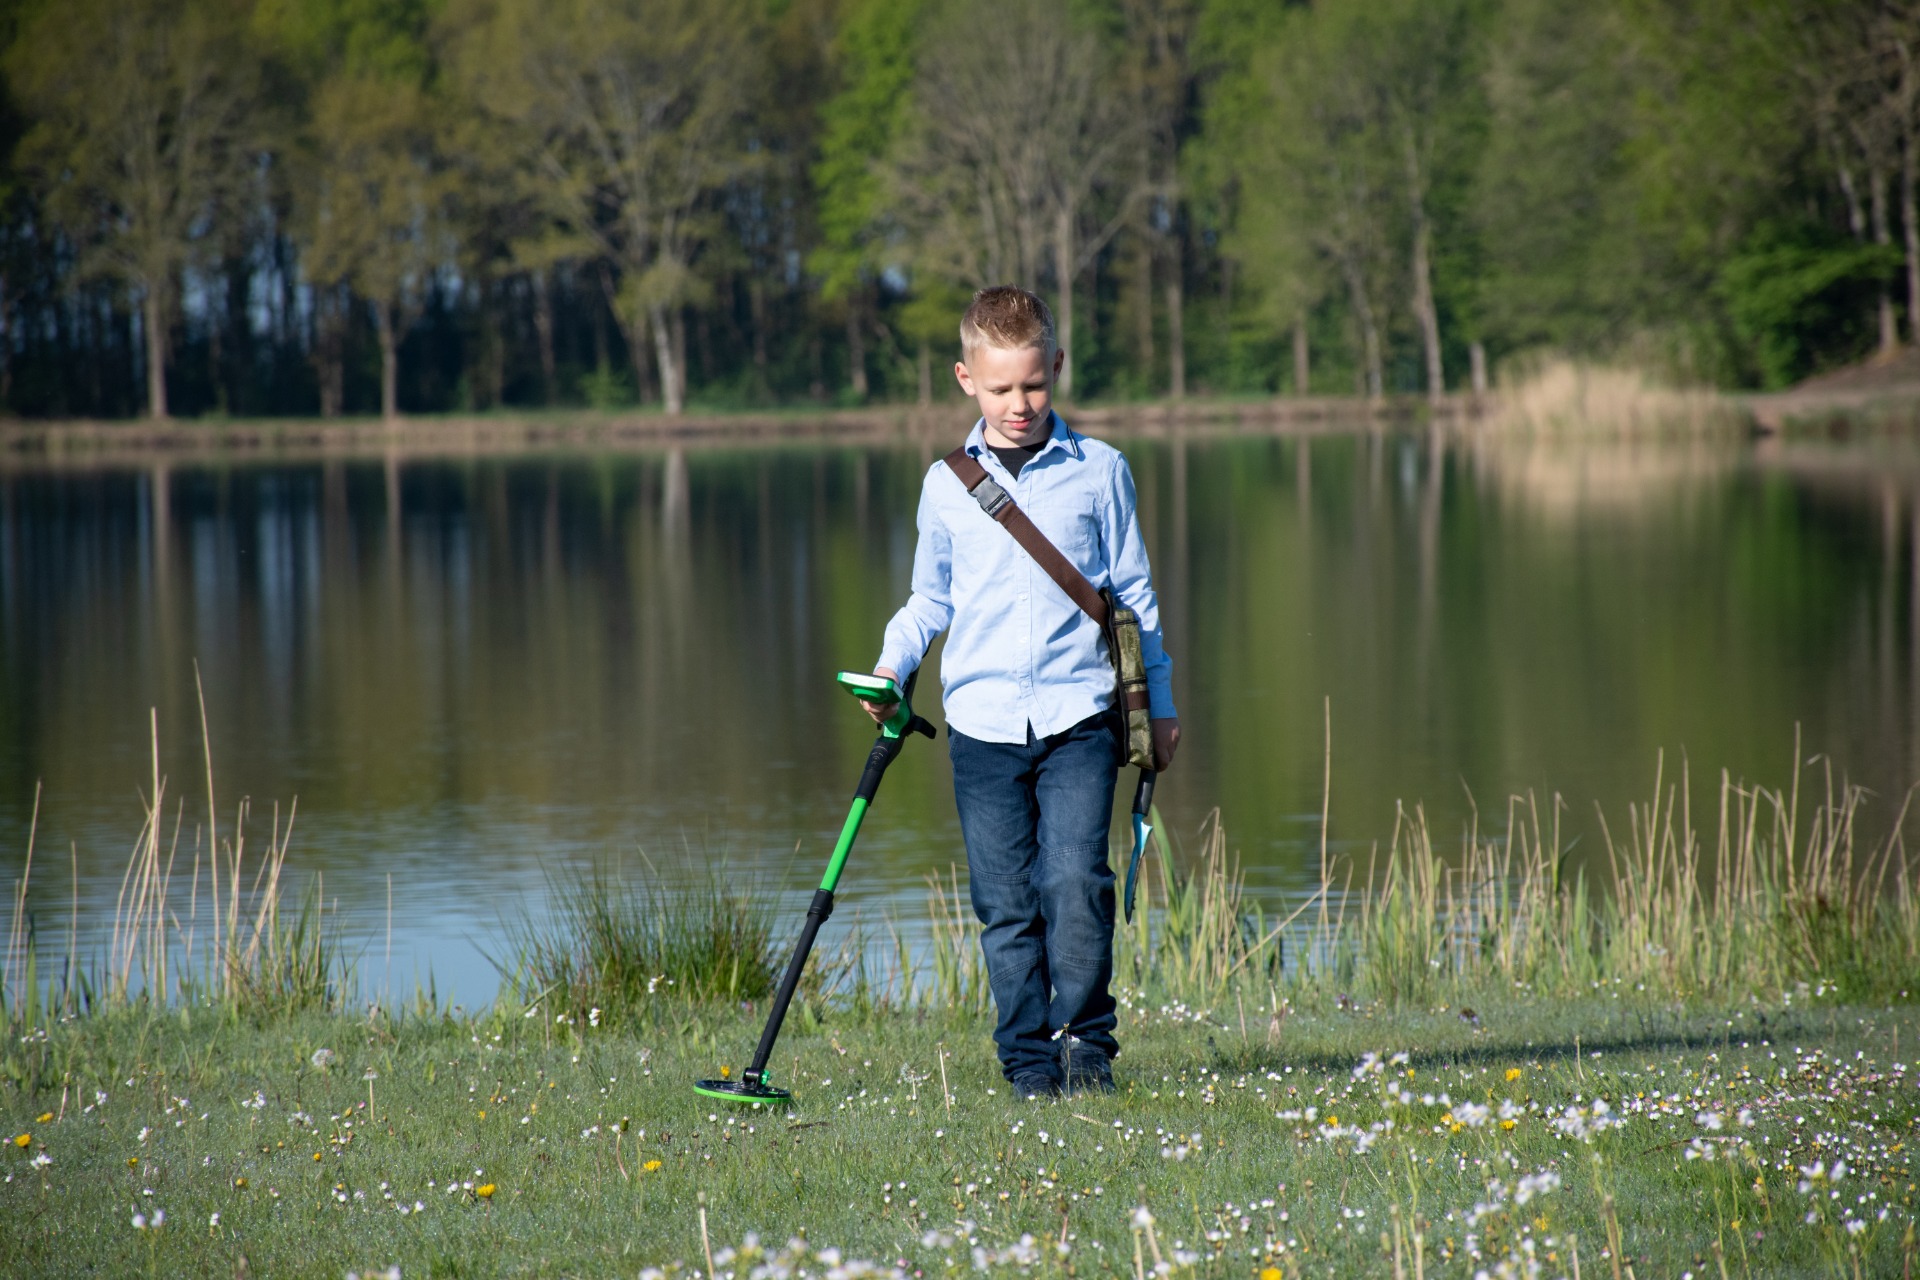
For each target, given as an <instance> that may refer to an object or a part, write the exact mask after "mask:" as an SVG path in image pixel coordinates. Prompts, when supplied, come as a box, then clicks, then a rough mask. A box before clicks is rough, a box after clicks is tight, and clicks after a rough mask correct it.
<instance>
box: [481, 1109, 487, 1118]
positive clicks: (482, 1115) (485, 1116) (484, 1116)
mask: <svg viewBox="0 0 1920 1280" xmlns="http://www.w3.org/2000/svg"><path fill="white" fill-rule="evenodd" d="M480 1118H481V1119H482V1120H485V1119H486V1118H487V1113H486V1112H484V1111H482V1112H481V1113H480Z"/></svg>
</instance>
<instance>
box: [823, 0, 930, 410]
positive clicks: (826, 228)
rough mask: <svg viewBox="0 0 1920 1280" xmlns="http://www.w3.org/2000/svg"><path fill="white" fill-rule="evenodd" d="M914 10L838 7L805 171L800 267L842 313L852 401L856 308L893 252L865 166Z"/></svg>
mask: <svg viewBox="0 0 1920 1280" xmlns="http://www.w3.org/2000/svg"><path fill="white" fill-rule="evenodd" d="M920 9H921V6H920V4H918V3H917V2H911V0H858V2H857V3H855V4H852V5H850V6H848V9H847V11H846V12H845V13H844V14H843V16H842V23H843V25H842V26H841V28H840V32H839V36H838V38H837V39H836V41H835V42H834V53H835V55H836V57H837V61H838V63H839V72H840V77H841V88H840V90H839V92H838V93H836V94H834V96H833V97H831V98H829V99H828V100H827V102H826V104H825V105H824V106H823V107H822V109H821V120H820V126H821V127H820V154H819V158H818V159H817V160H815V161H814V164H813V172H812V179H813V198H814V203H815V208H816V210H817V216H818V219H819V236H820V240H819V243H818V244H817V245H816V246H815V247H814V249H813V252H812V253H811V254H809V255H808V257H807V265H808V266H809V267H810V268H811V269H812V271H813V272H814V274H815V275H816V276H818V277H819V281H820V296H821V298H822V299H823V300H824V301H826V302H829V303H839V304H842V305H844V306H845V307H846V310H847V339H848V341H847V346H848V362H849V366H850V369H851V373H852V378H851V381H852V384H853V392H854V396H855V398H856V399H861V400H864V399H866V396H867V371H866V363H865V360H864V358H863V351H864V343H863V340H862V336H861V334H862V324H863V321H864V319H865V317H864V315H863V312H864V310H865V308H866V306H867V305H868V300H869V295H870V294H871V292H872V290H873V287H874V282H875V281H876V280H877V279H878V277H879V275H880V273H881V272H882V271H884V270H885V269H886V267H887V266H888V265H890V258H891V257H892V256H893V249H892V246H891V245H890V243H889V239H890V237H889V232H890V229H891V225H892V224H891V219H890V218H889V216H888V201H887V198H886V196H887V192H886V186H885V183H884V181H883V180H882V178H881V175H880V174H879V172H878V171H877V169H876V166H875V160H876V158H877V157H879V156H882V155H885V154H886V152H887V151H888V149H889V148H891V147H892V146H893V145H894V139H895V136H896V134H897V133H898V132H899V125H898V122H899V120H900V117H901V114H902V111H903V109H904V107H905V105H906V100H907V95H908V90H909V88H910V87H911V85H912V83H913V53H914V34H915V30H916V27H917V24H918V20H919V17H920Z"/></svg>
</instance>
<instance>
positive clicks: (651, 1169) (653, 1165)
mask: <svg viewBox="0 0 1920 1280" xmlns="http://www.w3.org/2000/svg"><path fill="white" fill-rule="evenodd" d="M640 1167H641V1168H642V1169H644V1170H646V1171H647V1172H648V1173H658V1172H659V1171H660V1162H659V1161H658V1160H649V1161H647V1162H646V1163H645V1164H643V1165H641V1166H640Z"/></svg>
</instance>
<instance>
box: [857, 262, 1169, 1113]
mask: <svg viewBox="0 0 1920 1280" xmlns="http://www.w3.org/2000/svg"><path fill="white" fill-rule="evenodd" d="M960 345H961V353H962V356H963V359H962V360H961V361H960V362H959V363H957V364H955V365H954V367H953V372H954V376H955V377H956V378H958V379H959V382H960V387H961V389H962V390H963V391H965V392H966V393H967V394H968V395H969V396H972V397H973V398H974V400H975V401H976V402H977V403H978V404H979V406H980V420H979V421H978V422H977V423H975V424H974V428H973V431H972V433H971V434H970V435H969V436H968V437H967V443H966V446H965V448H966V451H967V453H968V454H970V455H972V456H973V457H974V458H975V459H976V460H977V461H978V462H979V463H980V464H981V465H982V466H984V467H985V469H986V472H987V475H988V477H989V478H990V479H992V480H994V481H995V482H997V483H998V484H999V486H1000V487H1001V488H1003V489H1005V490H1006V492H1007V494H1008V495H1010V496H1011V497H1012V499H1013V500H1014V502H1016V503H1017V504H1019V506H1020V508H1021V509H1022V510H1024V511H1025V512H1026V514H1027V515H1028V516H1029V517H1031V519H1032V520H1033V523H1034V524H1035V525H1037V526H1038V527H1039V529H1040V531H1041V533H1043V534H1045V535H1046V538H1047V540H1048V541H1050V542H1052V543H1053V545H1054V546H1055V547H1057V548H1058V549H1059V550H1060V552H1061V553H1062V554H1063V555H1064V556H1065V557H1066V559H1067V560H1068V561H1069V562H1071V563H1072V564H1073V565H1074V566H1075V567H1076V568H1078V569H1079V570H1080V572H1081V573H1083V574H1085V575H1086V577H1087V579H1088V580H1089V581H1090V582H1091V583H1092V584H1093V586H1094V587H1095V588H1099V587H1111V588H1112V590H1113V593H1114V595H1115V596H1116V597H1117V598H1118V600H1119V602H1120V603H1121V604H1123V605H1126V606H1128V607H1130V608H1132V609H1133V610H1134V611H1135V612H1136V613H1137V614H1138V615H1139V618H1140V633H1141V635H1140V639H1141V648H1142V651H1143V653H1144V656H1145V658H1146V667H1147V687H1148V696H1149V700H1150V704H1151V711H1150V714H1151V717H1152V725H1153V745H1154V756H1155V763H1156V765H1157V766H1158V768H1160V769H1165V768H1167V766H1168V765H1170V764H1172V763H1173V754H1174V749H1175V748H1176V747H1177V746H1178V744H1179V741H1180V722H1179V720H1178V719H1176V718H1175V716H1174V707H1173V691H1172V685H1171V671H1172V662H1171V660H1170V659H1169V658H1168V657H1167V655H1166V651H1165V649H1164V648H1163V647H1162V644H1161V637H1160V614H1159V607H1158V605H1157V603H1156V602H1155V599H1154V592H1153V582H1152V577H1151V572H1150V570H1149V568H1148V565H1147V552H1146V546H1145V544H1144V543H1143V541H1142V540H1141V537H1140V522H1139V520H1138V518H1137V516H1136V514H1135V510H1134V489H1133V476H1132V474H1131V473H1130V472H1129V471H1128V469H1127V462H1126V459H1125V458H1124V457H1123V456H1121V454H1120V453H1119V452H1118V451H1117V450H1115V449H1113V448H1111V447H1110V446H1108V445H1105V444H1102V443H1100V442H1099V441H1097V440H1089V439H1087V438H1085V437H1084V436H1080V435H1077V434H1075V433H1074V432H1072V431H1070V430H1069V429H1068V428H1067V425H1066V423H1064V422H1062V421H1061V420H1060V418H1059V416H1058V415H1057V414H1055V413H1054V412H1053V410H1052V399H1053V383H1054V379H1055V378H1056V377H1057V376H1058V375H1059V373H1060V366H1061V362H1062V361H1063V360H1064V359H1065V353H1064V352H1062V351H1060V350H1059V348H1058V345H1057V343H1056V342H1055V339H1054V329H1053V316H1052V314H1051V313H1050V312H1049V311H1048V310H1047V305H1046V303H1044V302H1042V301H1041V300H1040V299H1039V298H1037V297H1035V296H1034V295H1033V294H1031V293H1029V292H1027V291H1026V290H1024V289H1016V288H1011V287H999V288H992V289H983V290H981V291H980V292H979V293H977V294H975V295H974V299H973V303H972V305H971V306H969V307H968V308H967V311H966V315H965V316H964V317H963V318H962V319H961V321H960ZM918 520H919V529H920V539H919V545H918V547H917V549H916V550H915V553H914V562H913V593H912V595H911V596H910V597H909V598H908V600H907V603H906V605H905V606H904V607H902V608H901V610H900V611H899V612H898V613H897V614H895V615H894V617H893V620H892V621H891V622H889V623H888V624H887V629H886V636H885V639H884V641H883V644H882V648H881V653H880V662H879V665H878V666H877V667H876V668H875V674H877V675H882V676H888V677H891V678H894V679H896V680H905V679H906V677H907V675H908V674H909V673H911V672H912V671H913V669H914V668H915V667H917V666H918V665H919V664H920V660H921V658H922V657H924V656H925V654H926V651H927V646H928V645H929V644H930V643H932V641H933V638H934V637H935V636H936V635H938V634H939V633H940V632H941V631H943V630H945V629H947V628H948V627H949V626H951V628H952V634H951V635H950V636H949V637H948V639H947V647H946V652H945V656H944V658H943V660H942V662H941V669H940V681H941V686H942V689H943V691H944V695H945V707H946V713H947V726H948V737H949V746H950V753H951V756H952V760H953V791H954V800H955V802H956V803H957V805H958V807H959V810H960V829H961V833H962V834H963V835H964V837H965V839H966V845H967V874H968V879H969V881H970V890H971V894H972V898H973V909H974V913H975V914H976V915H978V916H979V918H980V924H981V926H982V931H981V935H980V941H981V947H982V950H983V951H984V952H985V953H986V962H987V977H988V983H989V985H990V986H991V988H992V991H993V1000H994V1004H995V1006H996V1008H997V1010H998V1017H999V1020H998V1025H997V1027H996V1028H995V1030H994V1037H993V1038H994V1043H995V1044H996V1045H997V1046H998V1049H999V1055H1000V1066H1001V1070H1002V1071H1003V1072H1004V1073H1005V1075H1006V1077H1007V1079H1008V1081H1009V1082H1011V1084H1012V1085H1013V1090H1014V1093H1015V1094H1016V1095H1017V1096H1019V1097H1022V1098H1042V1097H1054V1096H1057V1095H1059V1094H1061V1093H1062V1092H1074V1091H1087V1090H1092V1091H1099V1092H1111V1091H1112V1090H1113V1068H1112V1061H1113V1057H1114V1055H1115V1054H1117V1053H1118V1052H1119V1048H1120V1047H1119V1044H1118V1042H1117V1041H1116V1040H1115V1039H1114V1034H1113V1033H1114V1027H1115V1026H1116V1025H1117V1022H1118V1019H1117V1018H1116V1017H1115V1013H1114V1000H1113V996H1112V995H1111V994H1110V993H1109V992H1108V990H1107V987H1108V983H1109V981H1110V979H1111V978H1112V974H1113V897H1114V895H1113V879H1114V877H1113V872H1112V870H1111V869H1110V868H1109V867H1108V865H1107V833H1108V830H1109V828H1110V826H1111V824H1112V820H1113V788H1114V775H1115V773H1116V771H1117V770H1118V768H1119V766H1120V764H1121V763H1122V746H1121V739H1120V737H1119V734H1118V732H1117V730H1116V719H1117V716H1116V715H1115V713H1114V709H1113V700H1114V676H1113V668H1112V666H1111V665H1110V663H1109V661H1108V657H1107V652H1106V644H1105V642H1104V640H1103V638H1102V636H1101V632H1100V627H1099V626H1098V625H1097V624H1096V623H1095V622H1094V621H1093V619H1092V618H1090V617H1088V616H1087V614H1086V613H1085V612H1083V611H1082V610H1081V608H1080V607H1079V606H1078V605H1076V604H1075V603H1074V601H1073V600H1072V599H1071V598H1070V597H1068V596H1067V594H1066V593H1065V592H1063V591H1062V590H1061V589H1060V587H1059V586H1058V585H1056V584H1055V582H1054V580H1053V579H1052V578H1050V577H1049V576H1048V575H1047V573H1046V571H1045V570H1044V569H1042V568H1041V567H1040V565H1039V564H1037V563H1035V561H1034V560H1033V558H1032V557H1031V556H1029V555H1028V554H1027V552H1026V551H1025V550H1024V549H1023V548H1022V547H1021V546H1020V544H1019V543H1017V542H1015V541H1014V539H1013V537H1012V535H1010V534H1009V533H1008V531H1007V530H1006V529H1005V528H1003V527H1001V526H1000V525H999V524H998V523H997V522H996V521H995V520H994V519H993V518H992V517H990V516H989V515H987V513H986V512H985V511H984V510H983V509H982V508H981V506H980V505H979V503H978V502H977V501H976V500H975V498H974V497H973V496H971V495H970V494H969V493H968V492H967V489H966V487H965V486H964V485H963V484H962V483H961V482H960V479H959V478H958V477H957V476H955V475H954V473H953V472H952V471H951V470H950V469H949V468H948V466H947V465H946V463H945V462H944V461H943V462H936V463H935V464H934V465H933V467H932V469H931V470H929V471H928V472H927V477H926V480H925V482H924V483H923V484H922V486H921V491H920V512H919V517H918ZM867 710H868V711H869V712H870V713H871V714H872V715H873V716H874V717H875V718H876V719H884V718H885V717H886V715H887V714H888V712H889V711H890V710H891V708H890V707H882V706H877V705H873V704H868V706H867Z"/></svg>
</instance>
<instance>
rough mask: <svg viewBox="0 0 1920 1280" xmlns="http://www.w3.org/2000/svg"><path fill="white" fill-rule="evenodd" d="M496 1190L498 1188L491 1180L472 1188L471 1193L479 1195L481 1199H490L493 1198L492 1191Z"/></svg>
mask: <svg viewBox="0 0 1920 1280" xmlns="http://www.w3.org/2000/svg"><path fill="white" fill-rule="evenodd" d="M497 1190H499V1188H498V1187H496V1186H494V1185H493V1184H492V1183H491V1182H483V1183H481V1184H480V1185H479V1186H477V1187H475V1188H474V1189H473V1194H475V1195H477V1196H479V1197H480V1198H481V1199H482V1200H491V1199H493V1193H494V1192H495V1191H497Z"/></svg>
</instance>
